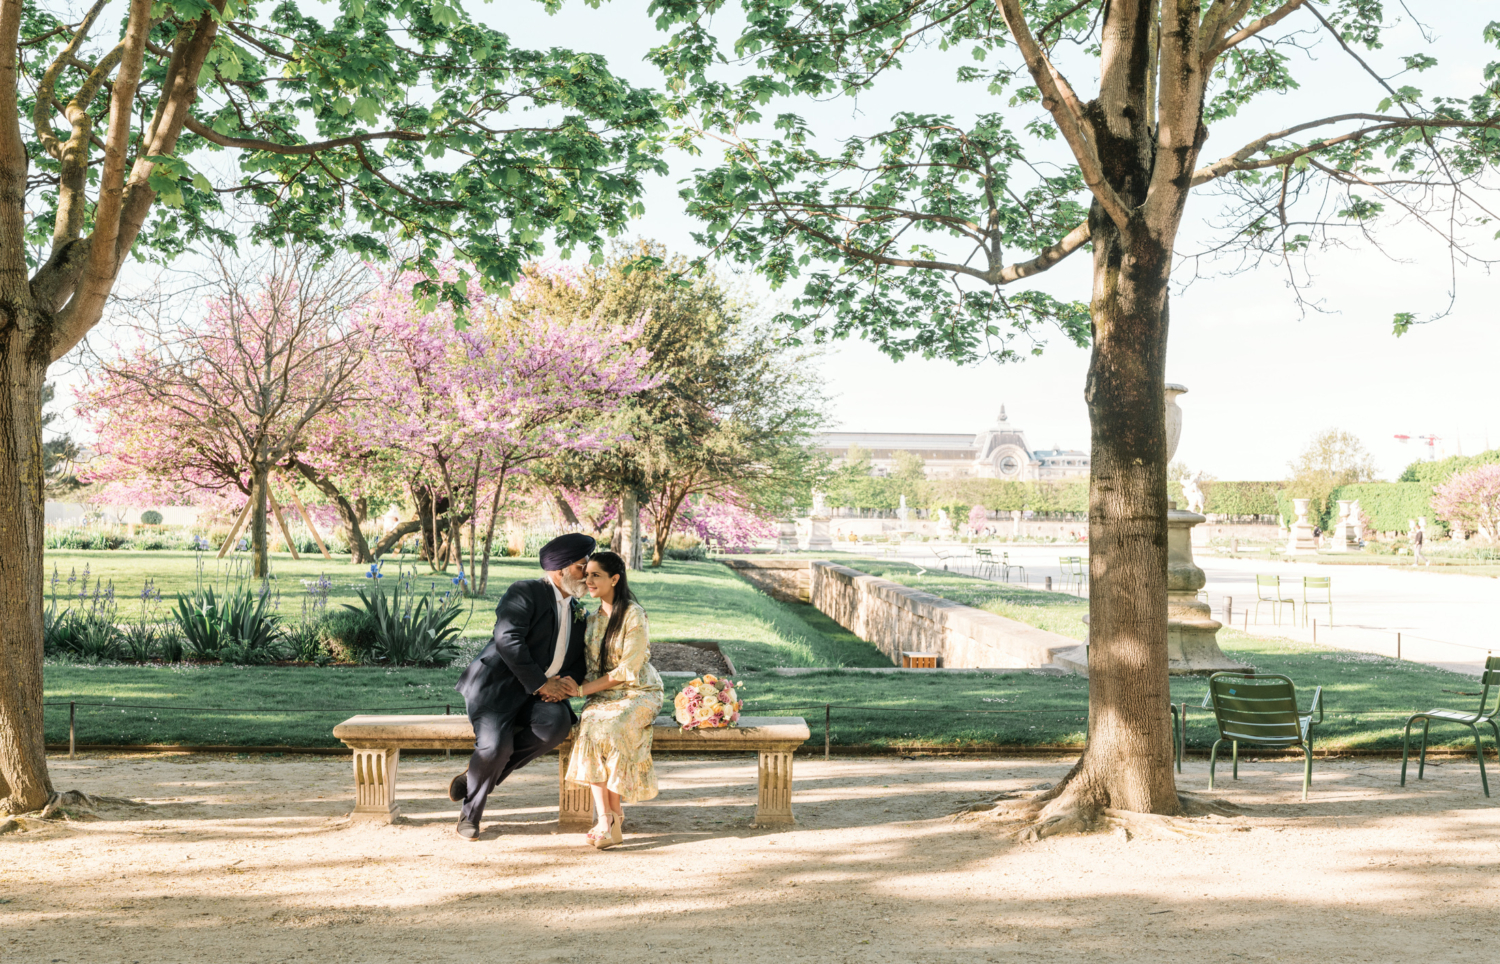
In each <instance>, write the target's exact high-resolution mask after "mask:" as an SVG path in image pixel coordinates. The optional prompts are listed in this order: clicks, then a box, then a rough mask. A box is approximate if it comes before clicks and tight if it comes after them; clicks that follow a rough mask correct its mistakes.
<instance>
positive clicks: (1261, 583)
mask: <svg viewBox="0 0 1500 964" xmlns="http://www.w3.org/2000/svg"><path fill="white" fill-rule="evenodd" d="M1280 588H1281V577H1280V576H1276V575H1269V576H1268V575H1266V574H1264V573H1259V572H1258V573H1256V574H1255V594H1256V595H1257V596H1258V595H1260V591H1261V590H1262V589H1272V590H1279V589H1280Z"/></svg>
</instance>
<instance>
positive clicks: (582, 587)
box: [557, 572, 588, 596]
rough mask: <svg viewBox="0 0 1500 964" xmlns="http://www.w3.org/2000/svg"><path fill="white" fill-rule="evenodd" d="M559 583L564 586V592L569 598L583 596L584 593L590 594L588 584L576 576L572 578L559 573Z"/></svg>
mask: <svg viewBox="0 0 1500 964" xmlns="http://www.w3.org/2000/svg"><path fill="white" fill-rule="evenodd" d="M557 581H558V583H560V584H561V585H562V589H563V591H564V592H566V593H567V594H568V595H569V596H582V595H583V594H584V593H586V592H588V583H587V582H585V581H584V580H582V579H579V578H577V577H576V576H571V575H569V574H568V573H566V572H559V573H558V574H557Z"/></svg>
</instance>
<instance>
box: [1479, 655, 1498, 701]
mask: <svg viewBox="0 0 1500 964" xmlns="http://www.w3.org/2000/svg"><path fill="white" fill-rule="evenodd" d="M1479 682H1480V684H1481V689H1480V691H1479V715H1480V716H1500V656H1490V657H1487V658H1486V659H1485V661H1484V672H1483V673H1481V674H1479ZM1491 689H1493V690H1495V691H1496V697H1495V706H1494V709H1493V711H1492V712H1488V713H1487V712H1485V710H1486V707H1487V706H1488V705H1489V702H1490V690H1491Z"/></svg>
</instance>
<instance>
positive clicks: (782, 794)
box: [755, 750, 797, 827]
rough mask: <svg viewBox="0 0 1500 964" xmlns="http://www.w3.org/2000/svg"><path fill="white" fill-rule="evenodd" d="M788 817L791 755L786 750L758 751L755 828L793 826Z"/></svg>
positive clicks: (793, 819)
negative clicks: (758, 792)
mask: <svg viewBox="0 0 1500 964" xmlns="http://www.w3.org/2000/svg"><path fill="white" fill-rule="evenodd" d="M796 822H797V820H796V818H795V817H793V816H792V754H791V752H790V751H786V750H761V751H760V801H759V802H758V804H757V805H756V807H755V826H757V827H773V826H786V825H788V824H794V823H796Z"/></svg>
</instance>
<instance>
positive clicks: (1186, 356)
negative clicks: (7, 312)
mask: <svg viewBox="0 0 1500 964" xmlns="http://www.w3.org/2000/svg"><path fill="white" fill-rule="evenodd" d="M646 6H647V0H613V2H606V3H604V4H603V5H602V6H601V7H600V8H599V9H597V10H596V9H590V8H589V7H588V5H587V4H586V3H585V2H584V0H567V2H566V3H565V6H564V8H563V12H562V13H561V14H559V15H557V16H555V17H549V16H547V15H546V13H545V12H544V11H543V9H542V6H541V4H540V3H526V2H516V0H506V2H502V3H491V4H475V3H472V2H471V3H470V4H468V7H469V9H470V10H471V12H472V13H473V14H474V15H475V16H476V17H477V18H479V19H481V20H483V21H485V22H488V23H490V24H491V25H493V26H495V27H496V28H497V29H500V30H503V31H506V32H508V33H510V34H511V36H512V39H513V41H514V42H515V43H516V44H518V45H525V46H534V47H548V46H566V47H571V48H573V49H577V50H587V51H593V52H597V53H601V54H603V55H604V56H606V57H607V58H608V60H609V62H610V66H611V69H613V70H615V71H616V72H618V73H620V74H622V75H624V76H626V77H628V78H629V79H630V80H632V81H633V82H635V83H638V84H642V85H652V86H658V85H659V84H660V83H661V80H660V77H659V75H658V74H657V72H656V70H655V68H653V67H651V66H650V65H649V64H646V63H644V62H643V61H642V57H643V55H644V54H645V52H646V50H647V49H648V48H649V47H650V46H652V45H654V44H656V43H660V42H661V39H662V35H661V34H658V33H656V32H655V31H654V29H653V27H652V24H651V21H650V19H649V17H648V16H647V15H646V12H645V11H646ZM1433 6H1436V7H1437V10H1436V12H1428V11H1429V10H1430V8H1431V7H1433ZM1484 7H1485V5H1484V4H1478V3H1469V4H1457V3H1443V4H1438V5H1424V15H1427V16H1431V17H1433V20H1432V21H1431V22H1429V24H1428V26H1429V27H1431V28H1433V30H1434V31H1435V36H1434V37H1433V40H1432V42H1431V43H1428V42H1426V41H1422V40H1420V39H1419V38H1418V39H1414V38H1415V33H1414V32H1413V31H1411V30H1407V31H1406V32H1405V34H1404V35H1403V34H1402V33H1401V32H1397V33H1396V34H1394V35H1393V36H1392V37H1391V39H1390V42H1388V44H1387V50H1386V51H1384V52H1382V54H1379V55H1371V57H1372V59H1375V60H1377V62H1378V57H1380V56H1388V55H1393V54H1395V53H1407V52H1411V51H1412V50H1414V49H1424V50H1426V51H1427V52H1429V53H1432V54H1433V55H1435V56H1437V57H1438V58H1439V60H1440V62H1441V66H1440V67H1439V68H1438V69H1435V70H1433V71H1430V72H1428V73H1426V74H1422V75H1420V76H1419V77H1418V78H1416V79H1411V78H1403V80H1402V81H1401V82H1403V83H1413V84H1415V85H1416V86H1419V87H1422V88H1424V89H1426V90H1430V91H1438V90H1441V91H1444V92H1449V93H1458V92H1461V93H1464V94H1468V93H1471V92H1473V91H1475V90H1477V89H1478V88H1479V84H1480V80H1479V78H1480V76H1481V73H1482V70H1483V68H1484V65H1485V64H1486V63H1487V62H1490V61H1493V60H1500V53H1497V52H1496V50H1495V49H1494V48H1493V47H1490V48H1486V47H1484V46H1483V45H1482V44H1481V43H1480V42H1479V40H1478V38H1479V32H1480V29H1481V28H1482V26H1483V24H1484V22H1485V21H1486V20H1487V19H1488V17H1487V15H1486V13H1485V10H1484ZM1297 16H1300V14H1297V15H1294V18H1295V17H1297ZM1291 19H1293V18H1289V22H1290V20H1291ZM1302 26H1306V25H1305V24H1303V25H1302ZM727 32H728V31H727V30H726V33H727ZM1313 57H1314V60H1313V62H1312V63H1311V65H1310V66H1308V67H1307V69H1306V70H1305V71H1304V72H1303V73H1301V74H1299V77H1300V78H1301V80H1302V90H1301V91H1299V92H1297V93H1295V94H1292V95H1289V96H1287V97H1285V98H1281V99H1278V100H1272V101H1269V102H1267V103H1265V104H1261V105H1258V106H1254V107H1252V108H1250V109H1247V110H1245V111H1244V112H1242V114H1241V115H1240V116H1239V117H1237V118H1235V119H1234V120H1233V121H1231V122H1229V123H1227V124H1226V125H1224V126H1223V127H1215V128H1214V133H1213V136H1211V138H1210V140H1209V143H1208V146H1207V147H1205V149H1204V155H1203V156H1204V157H1205V158H1216V157H1219V156H1220V155H1221V154H1223V153H1226V152H1228V151H1230V150H1233V149H1234V148H1235V147H1237V146H1238V145H1239V144H1241V143H1244V142H1245V141H1248V140H1249V139H1250V138H1252V137H1254V136H1256V135H1258V134H1261V133H1263V132H1266V131H1270V130H1275V129H1279V128H1281V127H1284V126H1287V124H1288V123H1290V122H1294V121H1296V120H1302V119H1306V118H1309V117H1316V116H1322V115H1324V114H1327V113H1333V112H1337V111H1343V110H1371V109H1373V108H1374V107H1375V106H1376V104H1377V102H1378V101H1379V100H1380V98H1381V96H1382V93H1381V91H1380V90H1379V88H1378V87H1376V86H1375V84H1374V83H1373V82H1372V81H1368V80H1365V79H1363V78H1362V77H1361V76H1360V75H1357V74H1355V73H1353V72H1351V71H1350V70H1348V69H1347V68H1346V67H1345V61H1344V60H1343V59H1342V58H1343V55H1342V54H1340V53H1339V52H1338V51H1336V50H1335V49H1333V48H1332V47H1331V46H1330V45H1329V44H1328V43H1327V42H1326V41H1320V42H1319V43H1318V44H1317V46H1316V47H1315V48H1314V50H1313ZM910 62H911V64H912V66H909V67H908V68H907V69H906V70H904V71H902V72H899V73H897V74H894V75H892V76H891V77H890V78H889V79H888V80H887V81H885V82H883V83H882V84H880V85H878V86H877V87H876V89H875V90H874V91H873V92H871V93H869V94H866V95H865V96H864V97H863V98H862V99H861V100H860V102H859V103H858V104H854V103H852V102H850V101H847V100H839V101H836V102H833V103H828V104H821V105H819V104H808V103H805V102H803V103H785V104H776V105H773V106H772V108H769V109H768V115H769V114H772V113H774V112H778V111H782V110H794V111H796V112H797V113H801V114H803V115H804V116H807V117H810V118H812V119H814V120H815V121H816V123H817V129H818V130H819V131H820V132H826V133H827V135H828V136H829V137H831V138H832V137H841V136H846V135H849V134H853V133H870V132H873V131H876V130H879V129H881V124H882V123H883V122H884V121H885V120H886V119H887V118H889V116H890V115H891V114H893V113H895V112H896V111H899V110H914V111H922V112H928V113H937V112H945V113H953V114H955V115H958V117H959V118H960V120H963V119H965V118H966V117H971V116H972V115H974V114H976V113H980V112H989V111H999V112H1007V111H1008V108H1007V107H1006V105H1005V103H1004V101H1003V100H998V99H995V98H992V97H989V96H988V95H986V94H985V93H984V92H983V91H982V90H981V89H980V88H979V87H978V86H975V85H966V86H961V85H957V84H956V83H954V82H953V80H952V76H953V68H954V66H955V65H956V63H957V62H970V61H969V60H968V54H967V53H966V52H949V53H938V52H927V53H917V54H914V55H912V57H911V58H910ZM1063 69H1064V70H1070V71H1071V72H1072V80H1073V82H1074V85H1075V87H1078V88H1079V89H1080V94H1081V95H1082V96H1084V97H1088V96H1091V94H1092V91H1093V86H1094V83H1095V81H1094V79H1093V77H1092V76H1091V75H1088V68H1087V67H1086V65H1085V64H1084V63H1080V64H1071V65H1069V64H1064V66H1063ZM1008 116H1011V115H1009V114H1008ZM1020 123H1021V117H1020V116H1019V115H1017V116H1015V119H1014V124H1015V125H1016V126H1019V125H1020ZM709 160H711V159H705V160H695V159H693V158H690V157H687V156H685V155H681V154H676V155H673V156H672V157H671V158H670V162H671V164H672V170H673V173H672V175H671V177H669V178H663V179H659V180H657V181H656V182H654V183H653V184H652V185H651V187H650V190H649V194H648V196H647V199H646V209H647V213H646V215H645V217H644V218H642V219H641V220H640V221H638V222H637V225H636V228H635V232H636V233H637V234H639V235H641V236H645V237H650V238H654V239H656V240H658V241H661V242H663V243H665V244H666V245H667V246H668V247H669V248H671V249H672V250H674V251H677V252H682V253H686V254H690V255H693V254H697V253H698V249H697V247H696V246H695V245H694V243H693V241H692V239H691V237H690V232H691V230H692V229H693V226H694V223H693V222H692V221H691V220H690V219H689V218H687V217H686V216H685V215H684V214H683V213H682V210H681V207H682V205H681V202H680V201H679V199H678V197H677V190H678V185H677V183H676V182H677V180H678V179H680V178H682V177H685V176H687V175H688V174H689V173H690V172H691V171H692V170H693V168H694V167H697V166H703V165H706V163H707V162H708V161H709ZM1215 205H1216V200H1215V199H1214V198H1213V197H1210V196H1197V195H1195V197H1194V199H1193V200H1192V201H1191V202H1190V203H1189V207H1188V212H1187V215H1186V218H1185V221H1184V230H1183V236H1182V239H1181V241H1182V243H1181V244H1180V246H1179V250H1183V251H1185V250H1188V249H1189V248H1190V247H1191V244H1190V242H1191V240H1192V239H1194V238H1198V239H1202V238H1206V237H1207V236H1208V235H1207V234H1206V233H1205V231H1204V229H1203V225H1204V223H1205V221H1206V220H1207V219H1209V218H1211V217H1212V215H1213V214H1214V213H1215ZM1382 243H1383V244H1384V245H1385V246H1386V250H1387V251H1388V252H1389V253H1390V254H1393V255H1394V256H1395V257H1394V258H1392V257H1387V256H1385V255H1382V254H1380V253H1379V252H1377V251H1374V250H1372V249H1371V248H1370V247H1369V246H1368V245H1366V246H1364V247H1356V248H1353V249H1348V250H1342V251H1336V252H1332V253H1323V254H1318V255H1315V256H1314V257H1313V259H1312V261H1311V267H1312V271H1313V275H1314V279H1313V280H1314V286H1313V287H1312V288H1311V289H1310V294H1311V296H1312V297H1313V298H1315V299H1316V300H1317V301H1318V302H1319V303H1320V304H1321V305H1323V306H1324V308H1325V309H1326V312H1325V313H1308V314H1307V315H1306V316H1304V315H1303V314H1302V313H1301V312H1300V311H1299V310H1298V308H1297V306H1296V304H1295V303H1294V301H1293V299H1292V297H1291V295H1290V292H1289V289H1288V286H1287V281H1286V273H1285V268H1284V267H1282V266H1278V265H1266V266H1263V267H1261V268H1259V269H1256V270H1253V271H1250V272H1247V273H1244V274H1240V275H1237V276H1234V277H1227V278H1214V279H1208V280H1199V281H1197V282H1196V283H1195V284H1193V285H1192V286H1190V287H1188V288H1187V290H1186V291H1184V292H1182V293H1180V294H1174V299H1173V304H1172V332H1171V343H1170V347H1169V355H1168V379H1169V380H1170V381H1174V382H1179V383H1181V384H1183V385H1185V386H1187V388H1188V394H1187V395H1185V396H1183V397H1182V398H1180V399H1179V405H1180V406H1181V408H1182V409H1183V413H1184V418H1183V434H1182V441H1181V445H1180V448H1179V450H1178V453H1177V458H1178V459H1179V460H1181V461H1185V462H1187V463H1188V464H1189V465H1190V466H1191V467H1192V468H1193V469H1195V470H1205V471H1208V472H1210V473H1213V474H1214V475H1216V476H1217V477H1218V478H1220V479H1274V478H1280V477H1283V476H1284V474H1285V471H1286V463H1287V462H1288V461H1289V460H1291V459H1292V458H1293V457H1294V456H1295V455H1296V454H1297V452H1298V451H1299V450H1300V449H1301V448H1302V447H1303V446H1304V445H1305V444H1306V442H1307V440H1308V438H1309V437H1310V436H1311V435H1312V434H1313V433H1314V432H1316V431H1318V430H1320V429H1323V428H1327V427H1338V428H1341V429H1344V430H1347V431H1350V432H1353V433H1354V434H1356V435H1357V436H1359V438H1360V439H1362V440H1363V441H1364V443H1365V445H1366V446H1367V447H1368V448H1369V449H1370V451H1371V452H1372V453H1373V454H1374V456H1375V458H1376V460H1377V463H1378V465H1379V467H1380V470H1381V472H1382V473H1384V474H1385V476H1386V477H1390V478H1394V477H1395V475H1396V474H1397V473H1399V472H1400V471H1401V469H1402V468H1403V467H1404V466H1405V465H1406V464H1407V463H1408V462H1410V461H1412V460H1413V459H1415V458H1418V457H1419V456H1420V455H1422V454H1423V449H1422V446H1421V444H1420V443H1418V442H1416V441H1415V437H1416V436H1420V435H1437V436H1440V437H1441V441H1440V442H1439V443H1438V444H1437V448H1436V454H1438V455H1439V456H1442V455H1446V454H1451V453H1452V452H1454V451H1456V450H1457V448H1458V446H1459V445H1461V446H1462V451H1464V452H1466V453H1473V452H1477V451H1480V450H1481V449H1482V448H1484V447H1485V446H1486V443H1487V441H1488V436H1489V433H1490V431H1491V423H1492V422H1493V423H1494V425H1493V430H1494V432H1495V442H1496V444H1500V417H1496V407H1495V402H1494V398H1495V393H1494V391H1493V389H1492V384H1493V381H1494V379H1493V376H1492V375H1491V372H1490V366H1491V364H1492V361H1491V357H1492V356H1491V353H1492V352H1493V351H1495V349H1496V347H1497V345H1496V337H1495V335H1494V333H1493V330H1492V329H1493V325H1494V321H1495V320H1496V307H1495V306H1496V305H1497V304H1500V284H1497V282H1496V279H1495V278H1493V277H1491V276H1489V275H1488V274H1487V273H1486V272H1484V271H1483V270H1480V269H1478V268H1471V269H1469V270H1466V271H1462V272H1461V273H1460V276H1459V283H1458V297H1457V301H1456V304H1455V306H1454V308H1453V311H1452V313H1451V314H1450V315H1449V316H1448V317H1446V318H1444V319H1442V320H1439V321H1436V322H1434V323H1432V324H1428V325H1423V326H1420V327H1418V328H1416V329H1414V330H1413V331H1412V332H1411V333H1409V334H1407V335H1406V336H1404V337H1402V338H1400V339H1397V338H1395V337H1393V336H1392V334H1391V316H1392V313H1393V312H1394V311H1398V310H1407V311H1414V312H1417V313H1418V315H1419V316H1420V317H1426V316H1428V315H1430V314H1432V313H1434V312H1436V311H1439V310H1441V309H1442V308H1443V307H1445V306H1446V305H1447V302H1448V296H1447V291H1448V288H1449V279H1448V261H1447V258H1446V257H1445V255H1444V251H1443V248H1442V247H1441V245H1440V244H1438V243H1436V242H1435V241H1434V240H1433V239H1432V237H1431V236H1430V235H1427V234H1424V233H1423V232H1422V231H1420V230H1417V229H1414V228H1411V227H1397V228H1395V229H1393V230H1391V231H1389V232H1388V233H1387V234H1386V235H1383V236H1382ZM1488 253H1490V254H1491V255H1493V254H1497V253H1500V245H1497V243H1496V242H1494V241H1490V242H1488ZM725 268H726V269H727V268H728V266H725ZM747 282H748V283H749V284H750V285H751V286H752V287H754V286H758V287H759V290H763V291H766V295H767V298H771V297H773V296H772V295H771V293H770V292H769V291H768V290H766V289H765V286H764V284H763V283H761V282H759V281H758V280H755V279H747ZM1038 285H1039V286H1040V287H1043V288H1045V289H1046V290H1048V291H1050V292H1052V293H1053V294H1055V295H1058V296H1059V297H1067V298H1072V299H1080V300H1087V297H1088V288H1089V262H1088V255H1087V253H1086V252H1081V253H1079V254H1076V255H1074V256H1073V257H1072V258H1070V259H1069V260H1068V261H1067V262H1065V263H1064V264H1063V265H1062V266H1061V267H1059V268H1057V269H1054V270H1053V271H1051V272H1049V273H1047V274H1046V275H1044V276H1042V278H1041V279H1040V281H1039V282H1038ZM782 294H783V296H784V295H785V292H783V293H782ZM1047 341H1048V345H1047V349H1046V352H1045V354H1044V355H1043V356H1042V357H1039V358H1032V357H1028V358H1027V359H1026V360H1025V361H1023V362H1020V363H1015V364H1010V365H1005V366H1000V365H997V364H994V363H985V364H981V365H974V366H967V367H963V366H958V365H954V364H951V363H948V362H941V361H924V360H922V359H918V358H910V359H907V360H905V361H902V362H900V363H896V362H892V361H890V360H889V359H887V358H886V357H885V356H883V355H881V354H880V353H879V352H878V351H876V350H875V349H874V348H873V347H871V346H870V345H868V344H866V343H863V342H855V341H850V342H842V343H839V344H838V345H836V346H833V347H830V348H829V350H828V351H827V353H826V354H825V356H824V357H823V359H822V361H821V370H822V374H823V376H824V378H825V380H826V382H827V385H828V389H829V391H830V394H831V395H832V396H833V406H834V408H833V412H832V415H833V419H834V427H838V428H843V429H847V430H852V431H910V432H977V431H979V430H981V429H983V428H985V427H986V426H988V425H989V424H990V423H991V422H992V421H993V420H994V418H995V415H996V413H997V411H998V409H999V407H1000V405H1001V404H1002V403H1004V404H1005V405H1006V406H1007V409H1008V412H1009V415H1010V420H1011V423H1012V424H1013V425H1015V426H1017V427H1019V428H1021V429H1023V430H1024V431H1025V432H1026V435H1027V439H1028V441H1029V442H1030V444H1031V445H1032V447H1033V448H1051V447H1053V446H1061V447H1064V448H1087V446H1088V442H1089V432H1088V415H1087V411H1086V409H1085V407H1084V403H1083V398H1082V391H1083V383H1084V375H1085V371H1086V368H1087V364H1088V353H1087V350H1084V349H1078V348H1075V347H1073V346H1071V345H1069V344H1068V343H1067V342H1066V340H1065V339H1063V338H1062V337H1061V335H1060V334H1054V336H1053V337H1050V338H1048V339H1047ZM59 376H60V377H62V378H63V380H64V381H65V382H66V381H67V380H68V379H67V377H66V376H65V375H63V374H62V373H59ZM1396 435H1408V436H1412V437H1413V439H1414V440H1413V441H1412V442H1410V443H1407V444H1406V445H1402V444H1401V443H1399V442H1397V441H1396V440H1395V439H1394V436H1396Z"/></svg>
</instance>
